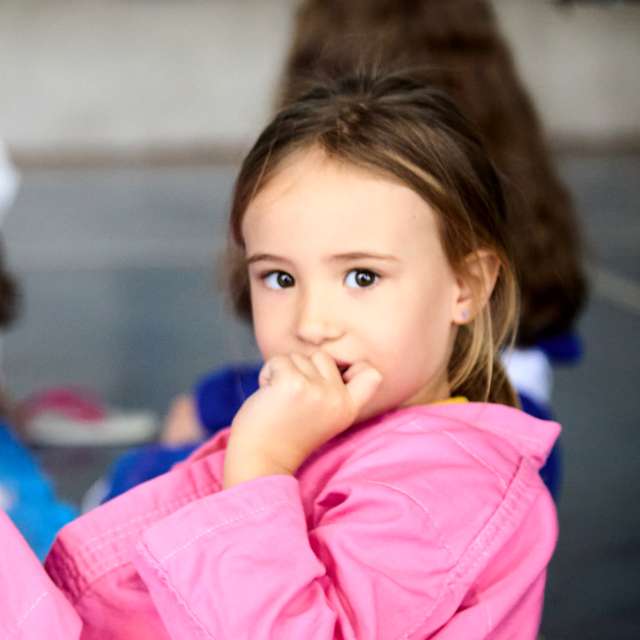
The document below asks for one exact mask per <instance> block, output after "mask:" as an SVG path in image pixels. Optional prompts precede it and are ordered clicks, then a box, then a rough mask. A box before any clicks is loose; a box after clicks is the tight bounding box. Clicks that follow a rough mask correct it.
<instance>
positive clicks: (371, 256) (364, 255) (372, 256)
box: [329, 251, 400, 262]
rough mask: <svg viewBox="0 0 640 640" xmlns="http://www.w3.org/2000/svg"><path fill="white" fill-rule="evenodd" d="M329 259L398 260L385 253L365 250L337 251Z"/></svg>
mask: <svg viewBox="0 0 640 640" xmlns="http://www.w3.org/2000/svg"><path fill="white" fill-rule="evenodd" d="M329 260H330V261H336V262H346V261H348V260H387V261H389V262H400V259H399V258H397V257H396V256H392V255H390V254H386V253H369V252H367V251H352V252H351V253H337V254H336V255H333V256H331V257H330V258H329Z"/></svg>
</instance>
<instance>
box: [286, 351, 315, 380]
mask: <svg viewBox="0 0 640 640" xmlns="http://www.w3.org/2000/svg"><path fill="white" fill-rule="evenodd" d="M289 358H291V361H292V362H293V364H294V365H295V366H296V367H297V368H298V369H299V371H300V373H302V374H303V375H304V376H305V377H307V378H310V379H311V378H315V377H316V376H317V375H318V370H317V368H316V366H315V365H314V364H313V362H312V361H311V360H310V359H309V358H307V357H306V356H303V355H302V354H300V353H291V354H289Z"/></svg>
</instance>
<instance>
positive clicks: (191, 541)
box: [160, 500, 289, 562]
mask: <svg viewBox="0 0 640 640" xmlns="http://www.w3.org/2000/svg"><path fill="white" fill-rule="evenodd" d="M288 503H289V500H279V501H277V502H272V503H271V504H267V505H264V506H263V507H260V508H258V509H253V510H252V511H250V512H248V513H244V514H242V515H241V516H238V517H236V518H230V519H228V520H223V521H222V522H218V523H217V524H215V525H214V526H211V527H207V528H206V529H204V530H203V531H200V532H199V533H198V534H197V535H195V536H193V537H192V538H190V539H189V540H187V541H186V542H184V543H183V544H181V545H180V546H179V547H176V548H175V549H173V550H172V551H171V552H169V553H167V554H165V555H164V556H162V557H161V558H160V561H161V562H166V561H167V560H170V559H171V558H173V557H174V556H175V555H177V554H178V553H181V552H182V551H184V550H185V549H188V548H189V547H190V546H191V545H192V544H194V543H195V542H197V541H198V540H200V539H201V538H204V537H206V536H208V535H210V534H211V533H213V532H214V531H217V530H218V529H223V528H224V527H227V526H229V525H233V524H236V523H237V522H242V520H246V519H247V518H249V517H251V516H253V515H255V514H257V513H263V512H264V511H269V510H271V509H274V508H275V507H279V506H280V505H283V504H288Z"/></svg>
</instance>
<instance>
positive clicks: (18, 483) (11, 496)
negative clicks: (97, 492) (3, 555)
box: [0, 422, 78, 560]
mask: <svg viewBox="0 0 640 640" xmlns="http://www.w3.org/2000/svg"><path fill="white" fill-rule="evenodd" d="M0 508H2V509H3V510H4V511H5V512H6V513H7V515H8V516H9V517H10V518H11V519H12V520H13V522H14V524H15V525H16V527H17V528H18V529H19V531H20V532H21V533H22V535H23V536H24V538H25V540H26V541H27V542H28V543H29V545H31V548H32V549H33V551H34V552H35V554H36V555H37V556H38V557H39V558H40V559H41V560H43V559H44V557H45V555H46V554H47V552H48V551H49V547H50V546H51V543H52V542H53V539H54V538H55V536H56V534H57V533H58V531H59V530H60V528H61V527H63V526H64V525H65V524H67V522H69V521H70V520H73V519H74V518H75V517H76V516H77V515H78V514H77V511H76V510H75V509H74V508H73V507H71V506H70V505H68V504H65V503H63V502H60V501H59V500H57V499H56V497H55V494H54V492H53V488H52V486H51V483H50V481H49V479H48V478H47V477H46V476H45V475H44V474H43V473H42V471H41V469H40V467H39V466H38V464H37V463H36V461H35V460H34V458H33V456H32V454H31V452H30V451H29V450H28V449H27V448H26V447H25V446H24V445H22V444H21V443H20V442H19V441H18V439H17V438H16V437H15V436H14V435H13V433H12V431H11V429H10V427H9V426H8V425H7V424H4V423H2V422H0Z"/></svg>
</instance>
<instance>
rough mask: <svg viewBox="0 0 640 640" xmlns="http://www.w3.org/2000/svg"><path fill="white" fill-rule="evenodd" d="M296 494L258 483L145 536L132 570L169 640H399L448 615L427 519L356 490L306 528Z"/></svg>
mask: <svg viewBox="0 0 640 640" xmlns="http://www.w3.org/2000/svg"><path fill="white" fill-rule="evenodd" d="M299 490H300V489H299V484H298V481H297V480H296V479H295V478H293V477H290V476H271V477H266V478H258V479H256V480H252V481H250V482H247V483H244V484H240V485H237V486H236V487H233V488H232V489H229V490H227V491H223V492H220V493H217V494H214V495H212V496H207V497H206V498H203V499H201V500H199V501H198V502H196V503H193V504H191V505H189V506H188V507H185V508H184V509H182V510H181V511H179V512H177V513H174V514H173V515H172V516H169V517H168V518H166V519H165V520H163V521H161V522H159V523H156V524H155V525H153V527H151V528H150V529H148V530H147V531H146V532H145V534H144V536H143V538H142V542H141V544H140V545H139V547H138V552H139V553H138V556H137V558H136V559H135V560H134V562H135V564H136V568H137V570H138V572H139V573H140V575H141V576H142V579H143V580H144V582H145V583H146V585H147V587H148V589H149V591H150V593H151V595H152V598H153V600H154V603H155V606H156V608H157V610H158V611H159V613H160V615H161V616H162V618H163V622H164V624H165V626H166V627H167V630H168V631H169V634H170V635H171V637H175V638H180V637H187V634H188V633H189V634H191V635H189V636H188V637H198V638H200V637H202V638H211V639H214V638H215V639H216V640H217V639H222V638H234V640H241V639H245V638H246V639H249V638H250V639H251V640H261V639H265V640H266V639H267V638H278V639H279V640H288V639H291V640H294V639H295V640H299V639H300V638H314V639H318V640H322V639H329V638H343V639H345V640H346V639H348V638H358V640H367V639H373V638H376V639H378V640H384V639H387V638H394V639H397V638H407V639H408V638H413V637H425V636H427V635H428V634H429V633H430V632H431V631H433V630H435V629H437V628H438V626H440V625H442V624H443V622H444V621H445V620H446V619H447V618H448V617H449V616H450V615H451V610H450V606H451V599H450V598H448V597H447V593H448V587H447V581H446V577H447V575H448V572H449V570H450V569H451V567H452V566H453V565H454V564H455V561H454V559H453V558H452V557H451V554H450V551H449V550H448V548H447V544H446V542H445V541H444V540H442V539H441V538H440V536H439V535H438V532H437V530H436V528H435V526H434V523H433V522H431V519H430V516H429V512H428V510H427V509H425V508H423V507H422V506H421V505H420V504H418V503H417V501H415V500H413V499H412V498H411V497H410V496H409V495H407V494H404V493H403V492H401V491H399V490H397V489H394V488H393V487H392V486H389V485H386V484H384V483H382V482H380V483H377V482H364V481H363V482H362V483H360V484H358V483H355V484H352V485H350V486H349V488H348V489H345V490H336V491H332V492H328V493H326V494H325V496H324V497H323V502H324V504H322V505H319V508H320V510H321V513H322V515H321V516H320V518H319V519H318V522H317V524H316V525H315V526H314V527H313V528H312V529H308V526H307V522H306V521H305V513H304V510H303V506H302V501H301V497H300V493H299ZM453 606H454V609H453V610H455V606H456V605H453Z"/></svg>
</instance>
